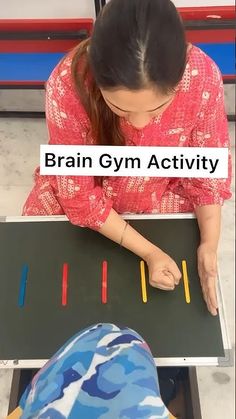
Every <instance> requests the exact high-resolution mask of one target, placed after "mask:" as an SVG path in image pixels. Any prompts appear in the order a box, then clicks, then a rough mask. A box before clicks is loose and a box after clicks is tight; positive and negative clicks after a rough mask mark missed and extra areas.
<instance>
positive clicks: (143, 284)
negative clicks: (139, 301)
mask: <svg viewBox="0 0 236 419" xmlns="http://www.w3.org/2000/svg"><path fill="white" fill-rule="evenodd" d="M140 273H141V288H142V298H143V302H144V303H146V302H147V286H146V276H145V265H144V261H143V260H141V262H140Z"/></svg>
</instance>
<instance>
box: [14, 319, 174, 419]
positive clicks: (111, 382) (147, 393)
mask: <svg viewBox="0 0 236 419" xmlns="http://www.w3.org/2000/svg"><path fill="white" fill-rule="evenodd" d="M100 417H101V418H103V419H118V418H124V419H136V418H143V419H150V418H155V419H171V418H174V417H173V416H172V415H171V414H170V412H168V410H167V408H166V407H165V405H164V404H163V401H162V399H161V396H160V389H159V384H158V378H157V370H156V366H155V363H154V360H153V358H152V354H151V352H150V349H149V347H148V346H147V344H146V343H145V341H144V340H143V338H142V337H141V336H140V335H138V334H137V333H136V332H134V331H133V330H131V329H129V328H127V327H126V328H122V329H121V328H119V327H117V326H115V325H113V324H97V325H94V326H92V327H89V328H87V329H85V330H83V331H82V332H80V333H78V334H77V335H75V336H73V338H72V339H70V340H69V341H68V342H67V343H66V344H65V345H64V346H63V347H62V348H61V349H60V350H59V351H58V352H57V353H56V354H55V355H54V356H53V358H52V359H51V360H50V361H49V362H48V363H47V364H46V365H45V366H44V367H43V368H42V369H41V370H40V371H39V372H38V373H37V374H36V376H35V377H34V378H33V380H32V383H31V384H30V385H29V386H28V388H27V389H26V391H25V392H24V394H23V396H22V398H21V401H20V405H19V407H18V408H17V409H16V410H15V411H14V412H12V413H11V415H10V416H9V417H8V419H19V418H21V419H33V418H34V419H36V418H37V419H43V418H48V419H80V418H81V419H98V418H100Z"/></svg>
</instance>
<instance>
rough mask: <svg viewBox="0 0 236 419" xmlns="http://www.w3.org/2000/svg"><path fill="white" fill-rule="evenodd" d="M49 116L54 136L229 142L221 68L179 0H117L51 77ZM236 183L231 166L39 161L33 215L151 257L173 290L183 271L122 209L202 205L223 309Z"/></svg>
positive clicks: (211, 285) (212, 294) (154, 273)
mask: <svg viewBox="0 0 236 419" xmlns="http://www.w3.org/2000/svg"><path fill="white" fill-rule="evenodd" d="M46 115H47V125H48V131H49V137H50V144H64V145H67V144H68V145H72V144H73V145H85V144H86V145H89V144H91V145H96V144H100V145H124V146H125V145H133V146H178V147H188V146H189V147H229V135H228V129H227V118H226V115H225V109H224V91H223V83H222V78H221V75H220V72H219V69H218V68H217V66H216V64H215V63H214V62H213V61H212V60H211V59H210V58H209V57H208V56H207V55H206V54H205V53H204V52H203V51H201V50H200V49H199V48H197V47H195V46H193V45H191V44H187V43H186V40H185V34H184V28H183V24H182V22H181V19H180V17H179V15H178V12H177V10H176V8H175V6H174V5H173V3H172V2H171V1H170V0H146V1H143V0H111V1H110V2H109V3H108V4H107V5H106V6H105V8H104V9H103V10H102V12H101V13H100V16H99V17H98V19H97V21H96V24H95V28H94V32H93V35H92V38H91V39H89V40H86V41H85V42H82V43H81V44H80V45H79V46H78V47H77V48H76V49H75V50H73V51H72V52H70V53H69V54H68V55H67V57H66V58H65V59H64V60H63V61H62V62H61V63H60V64H59V65H58V66H57V67H56V68H55V70H54V71H53V73H52V75H51V76H50V78H49V80H48V83H47V97H46ZM229 186H230V171H229V176H228V178H227V179H202V178H199V179H190V178H175V179H173V178H148V177H106V178H102V179H101V178H93V177H79V176H78V177H75V176H40V174H39V169H37V170H36V173H35V186H34V188H33V190H32V192H31V194H30V195H29V197H28V199H27V202H26V203H25V206H24V210H23V214H24V215H52V214H66V215H67V217H68V218H69V220H70V222H71V223H73V224H76V225H78V226H84V227H90V228H92V229H95V230H97V231H99V232H100V233H101V234H103V235H105V236H106V237H108V238H109V239H111V240H113V241H115V242H117V243H120V244H122V245H123V246H124V247H126V248H127V249H129V250H131V251H132V252H134V253H135V254H137V255H138V256H140V257H141V258H143V259H144V260H145V261H146V262H147V265H148V268H149V280H150V284H151V285H153V286H154V287H157V288H161V289H164V290H173V289H174V288H175V286H176V285H178V283H179V281H180V278H181V273H180V271H179V268H178V267H177V265H176V263H175V262H174V261H173V260H172V259H171V258H170V257H169V256H168V255H167V254H166V253H164V252H163V251H162V250H161V249H159V248H158V247H156V246H154V245H153V244H152V243H150V242H149V241H148V240H146V239H145V237H143V236H141V235H140V234H139V233H138V232H137V231H135V230H134V229H133V228H132V227H131V226H129V225H127V223H126V222H125V221H124V220H123V218H122V217H121V216H120V215H119V214H122V213H127V212H132V213H155V214H156V213H176V212H195V214H196V216H197V220H198V224H199V228H200V236H201V242H200V245H199V248H198V271H199V277H200V281H201V284H202V290H203V296H204V299H205V301H206V304H207V307H208V310H209V311H210V312H211V313H212V315H216V314H217V297H216V279H217V246H218V241H219V234H220V220H221V206H222V204H223V202H224V200H225V199H229V198H230V196H231V194H230V190H229ZM157 234H158V232H157ZM170 239H171V238H170Z"/></svg>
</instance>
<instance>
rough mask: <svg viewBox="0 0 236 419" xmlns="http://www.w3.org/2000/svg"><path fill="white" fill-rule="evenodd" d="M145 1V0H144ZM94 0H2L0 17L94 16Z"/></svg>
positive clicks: (199, 0) (181, 0)
mask: <svg viewBox="0 0 236 419" xmlns="http://www.w3.org/2000/svg"><path fill="white" fill-rule="evenodd" d="M144 1H145V0H144ZM173 2H174V3H175V5H176V6H179V7H193V6H214V5H218V6H224V5H234V0H191V1H189V0H173ZM94 15H95V11H94V1H93V0H0V19H23V18H32V19H34V18H35V19H40V18H69V17H70V18H75V17H94Z"/></svg>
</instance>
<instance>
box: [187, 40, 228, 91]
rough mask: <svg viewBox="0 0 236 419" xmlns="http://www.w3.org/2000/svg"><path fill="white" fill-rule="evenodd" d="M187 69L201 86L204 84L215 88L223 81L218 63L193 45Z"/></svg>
mask: <svg viewBox="0 0 236 419" xmlns="http://www.w3.org/2000/svg"><path fill="white" fill-rule="evenodd" d="M187 67H188V69H189V72H190V75H191V76H192V77H193V78H195V79H196V81H197V84H199V85H201V84H204V85H205V86H206V85H208V87H209V88H210V87H212V88H213V87H214V86H215V85H219V82H221V81H222V75H221V72H220V69H219V67H218V65H217V64H216V62H215V61H214V60H213V59H212V58H211V57H210V56H209V55H207V54H206V53H205V52H204V51H203V50H202V49H200V48H199V47H197V46H196V45H192V47H191V49H190V52H189V56H188V62H187Z"/></svg>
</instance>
